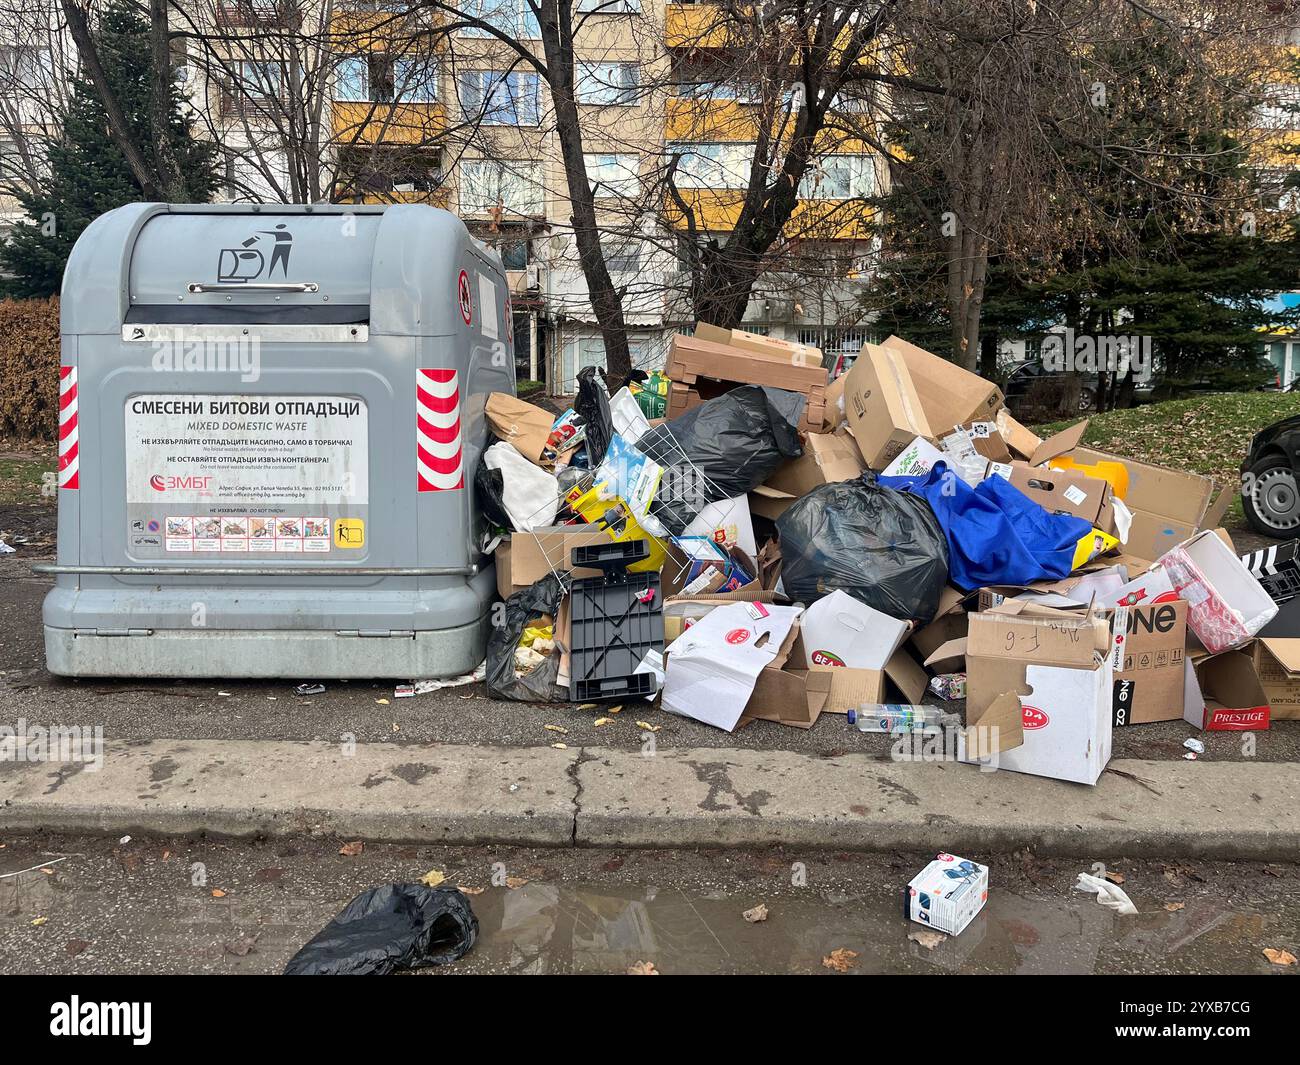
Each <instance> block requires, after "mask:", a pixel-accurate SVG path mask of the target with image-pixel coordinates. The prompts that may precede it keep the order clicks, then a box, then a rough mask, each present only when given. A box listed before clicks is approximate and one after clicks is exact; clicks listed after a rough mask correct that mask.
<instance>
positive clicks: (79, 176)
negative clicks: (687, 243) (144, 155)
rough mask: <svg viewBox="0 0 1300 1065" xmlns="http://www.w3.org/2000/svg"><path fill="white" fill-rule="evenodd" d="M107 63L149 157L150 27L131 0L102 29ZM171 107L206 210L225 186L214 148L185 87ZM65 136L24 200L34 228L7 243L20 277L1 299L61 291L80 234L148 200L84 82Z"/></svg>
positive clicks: (185, 165)
mask: <svg viewBox="0 0 1300 1065" xmlns="http://www.w3.org/2000/svg"><path fill="white" fill-rule="evenodd" d="M95 43H96V48H97V50H98V52H99V57H100V62H101V64H102V65H103V68H104V71H105V73H106V75H107V77H108V80H109V82H110V84H111V87H112V90H113V92H114V94H115V95H116V96H117V99H118V101H119V103H120V104H121V107H122V110H123V112H124V113H125V115H126V118H127V122H128V124H129V127H130V139H131V140H132V141H133V142H134V143H136V144H138V145H140V146H141V147H142V150H144V151H146V152H148V151H149V147H148V146H150V145H152V144H153V143H154V135H153V125H152V122H151V121H150V117H149V110H150V109H149V100H150V77H151V75H150V63H151V51H150V41H149V23H148V21H147V19H146V18H145V17H144V16H143V15H141V14H140V13H139V12H138V11H137V9H135V8H134V7H132V6H131V5H130V4H129V3H127V2H126V0H110V2H109V3H108V4H107V5H106V6H105V8H104V9H103V12H102V13H101V15H100V17H99V21H98V24H97V25H96V27H95ZM171 94H172V100H171V109H170V117H169V120H168V130H167V137H168V139H169V141H170V142H171V144H172V145H173V148H174V150H175V152H176V154H177V158H178V159H179V161H180V165H181V171H182V173H183V174H184V175H185V182H186V190H187V192H188V193H189V200H190V202H194V203H204V202H207V201H208V200H209V199H211V197H212V194H213V193H214V192H215V191H216V190H217V189H218V187H219V185H220V176H219V171H218V167H217V158H218V152H217V147H216V145H215V144H213V143H212V142H210V141H203V140H198V139H196V138H195V137H194V135H193V121H192V120H190V119H188V118H186V116H185V109H184V99H183V96H182V93H181V91H180V89H179V87H178V86H176V85H173V86H172V89H171ZM61 127H62V128H61V134H60V136H59V138H58V139H57V140H55V141H52V142H51V143H50V144H49V146H48V148H47V149H46V157H47V162H48V165H49V178H48V180H47V182H46V187H45V189H44V190H43V191H42V192H41V193H40V194H38V195H30V194H23V195H20V196H19V197H18V199H19V201H20V203H21V204H22V207H23V210H24V212H25V213H26V215H27V221H24V222H22V223H19V224H17V225H15V226H14V228H13V232H12V234H11V236H10V240H9V243H7V244H4V245H0V269H3V270H4V271H5V272H7V273H10V274H13V275H14V276H13V277H11V278H6V279H4V280H2V281H0V293H2V294H3V295H6V296H13V297H18V298H24V297H33V296H35V297H40V296H50V295H54V294H57V293H58V291H59V286H60V284H61V282H62V279H63V269H64V267H65V266H66V265H67V262H68V256H69V254H70V253H71V252H72V245H73V244H74V243H75V242H76V240H77V237H78V236H80V235H81V231H82V230H83V229H85V228H86V226H88V225H89V224H90V223H91V222H92V221H93V220H94V219H95V218H97V217H98V216H99V215H101V214H103V213H104V212H105V211H109V210H112V209H113V208H114V207H120V206H122V205H123V204H127V203H134V202H136V201H138V200H140V199H141V190H140V185H139V183H138V182H137V181H136V180H135V178H134V176H133V175H132V173H131V169H130V167H129V166H128V165H127V162H126V158H125V156H124V155H123V154H122V151H121V149H120V148H119V147H118V146H117V144H116V143H114V141H113V139H112V137H111V136H110V134H109V125H108V116H107V113H106V112H105V110H104V106H103V104H102V103H101V101H100V99H99V96H98V94H97V93H96V91H95V89H94V87H93V86H92V85H91V83H90V81H89V80H88V79H87V78H86V77H85V76H84V75H83V76H81V77H80V78H78V79H77V81H76V83H75V84H74V86H73V89H72V93H71V97H70V100H69V103H68V106H67V110H66V113H65V114H64V115H63V116H62V122H61Z"/></svg>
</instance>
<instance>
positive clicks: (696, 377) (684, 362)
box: [664, 334, 827, 430]
mask: <svg viewBox="0 0 1300 1065" xmlns="http://www.w3.org/2000/svg"><path fill="white" fill-rule="evenodd" d="M747 335H748V334H747ZM759 339H765V338H759ZM774 343H775V344H777V345H780V344H784V343H785V342H784V341H777V342H774ZM794 347H796V348H801V347H802V346H801V345H795V346H794ZM812 350H813V351H816V349H815V348H814V349H812ZM664 373H665V374H666V375H667V376H668V377H670V378H672V380H673V381H674V382H675V383H677V384H681V385H688V386H690V387H691V388H692V389H694V390H695V392H696V393H697V394H698V395H699V396H700V397H701V399H711V398H714V396H716V395H720V394H721V393H722V392H726V391H729V390H730V389H731V388H733V387H735V386H736V385H770V386H772V387H773V388H783V389H786V390H787V391H790V392H801V393H803V395H804V396H806V397H807V400H808V406H807V409H806V410H805V412H804V419H803V425H804V427H805V428H807V429H814V430H815V429H820V428H821V427H822V422H823V419H824V417H825V407H826V384H827V376H826V370H825V369H824V368H823V367H822V364H821V356H820V353H818V357H817V358H816V359H815V360H814V361H812V362H805V361H804V357H803V356H802V355H801V354H799V353H797V352H787V351H784V350H781V349H780V348H779V347H778V348H775V349H770V348H769V349H765V350H761V351H760V350H752V349H750V348H741V347H736V346H732V345H729V344H717V343H713V342H711V341H709V340H705V339H702V338H701V337H699V336H693V337H688V336H682V335H681V334H678V335H677V336H674V337H673V339H672V343H671V345H670V346H669V349H668V362H667V365H666V366H665V367H664ZM710 386H712V387H710ZM688 400H689V397H685V396H683V397H682V398H681V400H680V402H686V401H688ZM673 405H674V390H673V389H672V388H670V389H669V392H668V411H669V415H670V417H671V416H672V412H673V409H674V407H673ZM685 409H689V407H687V408H685Z"/></svg>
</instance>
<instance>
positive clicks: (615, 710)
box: [605, 706, 623, 714]
mask: <svg viewBox="0 0 1300 1065" xmlns="http://www.w3.org/2000/svg"><path fill="white" fill-rule="evenodd" d="M622 709H623V708H622V707H621V706H611V707H610V708H609V709H608V710H606V711H605V713H607V714H617V713H619V712H620V711H621V710H622Z"/></svg>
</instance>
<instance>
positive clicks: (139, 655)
mask: <svg viewBox="0 0 1300 1065" xmlns="http://www.w3.org/2000/svg"><path fill="white" fill-rule="evenodd" d="M487 636H488V615H486V614H484V615H483V617H481V618H480V619H479V620H478V621H475V622H471V623H470V624H468V625H461V626H458V627H456V628H450V629H433V630H429V631H426V632H417V633H415V634H414V635H413V636H344V635H340V634H339V633H336V632H308V631H302V630H292V629H288V630H286V629H266V630H247V631H235V630H224V631H223V630H219V629H218V630H213V629H204V630H201V631H181V630H171V629H155V630H153V631H152V632H150V633H149V634H148V635H141V636H100V635H96V634H94V633H84V632H83V633H78V632H75V631H73V630H71V629H59V628H53V627H51V626H49V625H46V626H45V663H46V668H47V669H49V671H50V672H51V673H53V674H54V675H55V676H58V677H213V678H225V679H230V680H243V679H251V678H276V679H282V680H357V679H364V678H380V677H382V678H392V679H395V680H412V679H416V678H419V679H433V678H439V677H455V676H460V675H461V674H463V673H469V672H470V671H471V670H473V669H475V668H476V667H477V666H478V665H479V663H480V662H482V661H483V659H484V656H485V655H486V653H487Z"/></svg>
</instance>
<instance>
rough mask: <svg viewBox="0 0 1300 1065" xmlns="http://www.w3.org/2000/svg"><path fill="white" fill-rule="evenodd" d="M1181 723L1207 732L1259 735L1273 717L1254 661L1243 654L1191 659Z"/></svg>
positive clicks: (1236, 652)
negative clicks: (1183, 722)
mask: <svg viewBox="0 0 1300 1065" xmlns="http://www.w3.org/2000/svg"><path fill="white" fill-rule="evenodd" d="M1186 683H1187V690H1186V700H1185V701H1186V706H1187V708H1186V710H1185V711H1184V713H1183V719H1184V720H1185V721H1187V722H1188V723H1189V724H1192V725H1195V726H1196V727H1197V728H1203V729H1205V730H1206V731H1208V732H1262V731H1263V730H1264V729H1266V728H1268V727H1269V721H1270V719H1271V717H1272V713H1271V710H1270V707H1269V697H1268V693H1267V692H1266V691H1265V690H1264V685H1263V683H1262V682H1261V681H1260V677H1259V672H1258V670H1257V669H1256V664H1255V660H1254V659H1253V658H1252V657H1251V655H1250V654H1248V653H1247V652H1246V651H1228V652H1226V653H1225V654H1218V655H1206V654H1201V655H1198V656H1196V657H1194V658H1193V659H1192V661H1191V663H1190V665H1189V667H1188V669H1187V678H1186Z"/></svg>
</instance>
